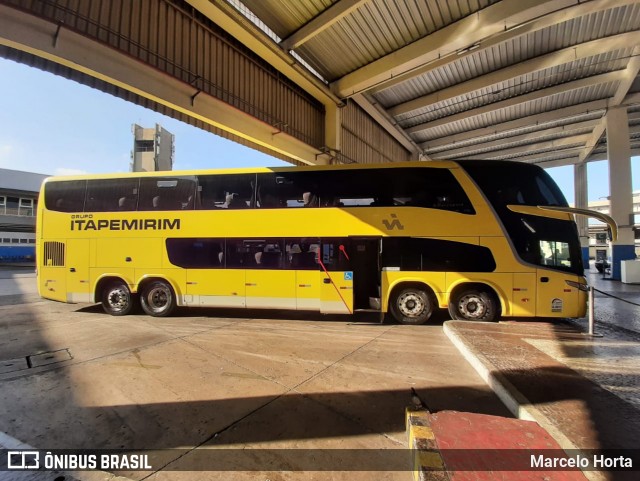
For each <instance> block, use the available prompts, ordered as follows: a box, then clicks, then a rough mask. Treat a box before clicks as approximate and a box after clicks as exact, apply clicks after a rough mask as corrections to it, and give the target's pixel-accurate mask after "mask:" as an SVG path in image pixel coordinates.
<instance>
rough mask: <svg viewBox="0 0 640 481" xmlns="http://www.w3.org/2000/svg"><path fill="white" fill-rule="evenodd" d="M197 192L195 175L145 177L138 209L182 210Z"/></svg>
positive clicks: (142, 179) (141, 181) (190, 202)
mask: <svg viewBox="0 0 640 481" xmlns="http://www.w3.org/2000/svg"><path fill="white" fill-rule="evenodd" d="M195 192H196V181H195V177H143V178H141V179H140V198H139V201H138V210H182V209H184V208H185V206H188V205H190V204H191V205H192V200H193V196H194V195H195Z"/></svg>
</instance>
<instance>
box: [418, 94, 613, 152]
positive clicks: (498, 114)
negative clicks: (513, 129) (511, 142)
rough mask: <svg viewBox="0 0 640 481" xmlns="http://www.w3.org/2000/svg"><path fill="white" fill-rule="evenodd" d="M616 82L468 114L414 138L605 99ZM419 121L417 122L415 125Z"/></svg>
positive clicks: (423, 140)
mask: <svg viewBox="0 0 640 481" xmlns="http://www.w3.org/2000/svg"><path fill="white" fill-rule="evenodd" d="M616 86H617V82H609V83H607V84H601V85H596V86H591V87H583V88H581V89H576V90H572V91H569V92H562V93H558V94H555V95H552V96H550V97H545V98H542V99H539V100H535V101H531V102H526V103H524V104H519V105H517V106H513V107H508V108H504V109H500V110H495V111H492V112H488V113H485V114H481V115H472V112H470V115H471V116H470V117H465V118H464V119H462V120H458V121H455V122H452V123H449V124H445V125H441V126H438V127H435V128H433V129H426V130H423V131H421V132H418V133H416V134H414V136H413V137H414V140H415V141H416V142H418V143H420V142H425V141H427V140H430V139H435V138H439V137H446V136H447V135H453V134H456V133H459V132H466V131H470V130H476V129H480V128H483V127H486V126H488V125H495V124H500V123H503V122H507V121H509V120H513V119H516V118H521V117H528V116H530V115H534V114H538V113H541V112H549V111H552V110H556V109H559V108H562V107H567V106H570V105H577V104H581V103H585V102H589V101H592V100H599V99H606V98H609V97H611V96H612V95H613V93H614V92H615V88H616ZM417 123H419V122H416V124H417Z"/></svg>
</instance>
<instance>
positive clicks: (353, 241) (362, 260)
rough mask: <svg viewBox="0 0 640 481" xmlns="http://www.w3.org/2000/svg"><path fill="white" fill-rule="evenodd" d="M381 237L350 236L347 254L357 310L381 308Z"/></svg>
mask: <svg viewBox="0 0 640 481" xmlns="http://www.w3.org/2000/svg"><path fill="white" fill-rule="evenodd" d="M381 242H382V239H381V238H380V237H350V238H349V244H348V247H347V248H346V252H345V254H346V255H347V256H349V260H350V263H351V269H352V270H353V307H354V309H355V310H360V309H375V310H380V306H379V302H378V303H375V302H373V303H372V302H371V299H379V298H380V243H381Z"/></svg>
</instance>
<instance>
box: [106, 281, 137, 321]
mask: <svg viewBox="0 0 640 481" xmlns="http://www.w3.org/2000/svg"><path fill="white" fill-rule="evenodd" d="M102 308H103V309H104V310H105V312H106V313H107V314H111V315H112V316H126V315H127V314H129V313H131V311H132V310H133V296H132V295H131V291H130V290H129V287H128V286H127V284H125V283H124V282H123V281H114V282H111V283H110V284H109V285H107V287H106V288H105V289H103V290H102Z"/></svg>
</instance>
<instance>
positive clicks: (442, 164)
mask: <svg viewBox="0 0 640 481" xmlns="http://www.w3.org/2000/svg"><path fill="white" fill-rule="evenodd" d="M407 167H425V168H439V169H451V168H457V167H459V165H458V164H457V163H456V162H452V161H439V160H434V161H426V162H423V161H411V162H387V163H380V164H340V165H309V166H304V167H299V166H293V165H292V166H291V167H289V166H286V167H244V168H231V169H197V170H163V171H157V172H114V173H108V174H82V175H61V176H54V177H49V178H47V179H45V182H51V181H54V182H55V181H59V180H85V179H88V180H91V179H119V178H127V177H167V176H191V175H194V176H195V175H217V174H253V173H269V172H291V171H297V170H305V171H322V170H365V169H386V168H407Z"/></svg>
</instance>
